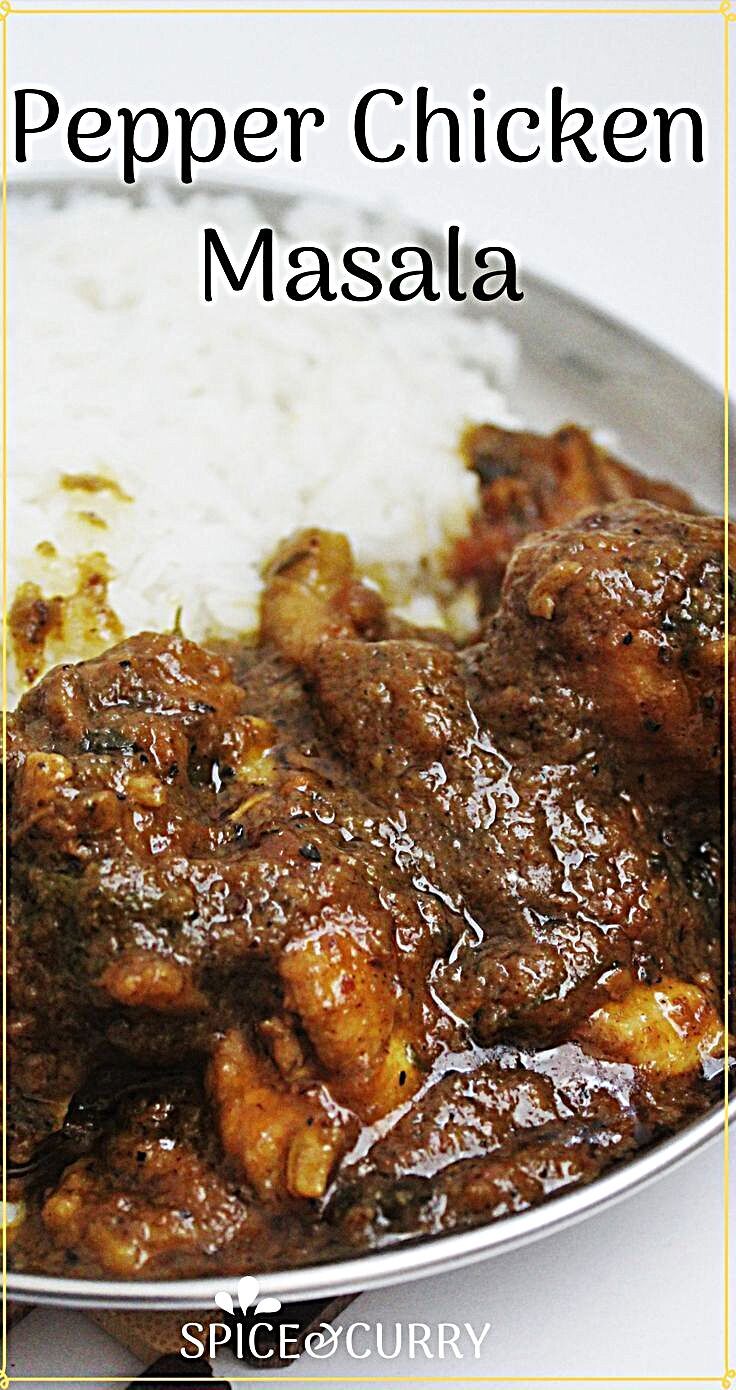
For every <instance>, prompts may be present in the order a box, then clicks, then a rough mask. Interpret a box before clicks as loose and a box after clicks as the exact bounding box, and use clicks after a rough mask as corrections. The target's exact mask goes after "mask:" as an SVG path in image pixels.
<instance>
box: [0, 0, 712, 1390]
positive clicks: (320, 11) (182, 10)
mask: <svg viewBox="0 0 736 1390" xmlns="http://www.w3.org/2000/svg"><path fill="white" fill-rule="evenodd" d="M733 3H734V0H721V3H720V4H719V5H718V6H715V5H700V6H698V8H685V7H681V8H674V7H668V8H664V6H656V7H655V6H653V5H651V4H650V5H649V6H646V7H643V6H638V5H632V6H627V7H626V8H620V7H617V6H616V5H611V6H605V5H598V6H582V5H581V6H574V7H573V6H570V5H568V6H552V5H550V6H546V5H539V4H536V5H532V4H529V5H522V4H519V5H516V6H511V5H484V6H480V5H478V6H465V5H452V6H421V7H420V6H416V7H415V6H411V7H408V6H373V5H343V6H337V5H336V6H330V5H321V6H308V7H304V8H302V7H296V6H286V5H283V6H282V5H263V4H262V5H251V6H240V5H238V6H235V5H233V6H227V7H225V6H217V5H212V6H202V5H200V6H177V7H171V8H169V7H165V8H164V7H161V6H158V7H156V6H142V5H141V6H136V5H130V6H118V5H108V6H105V7H104V8H99V7H89V8H87V7H82V6H76V7H75V6H64V7H61V6H60V7H56V6H53V7H51V6H38V5H21V6H17V5H16V4H14V3H12V0H0V31H1V35H2V44H1V51H2V59H1V69H2V79H1V80H2V147H1V149H2V153H1V155H0V164H1V168H2V211H1V225H0V237H1V240H2V272H1V275H2V322H1V327H0V332H1V333H2V427H1V436H0V437H1V447H2V580H1V592H2V826H3V845H2V1022H3V1027H2V1088H3V1106H2V1120H3V1134H2V1361H1V1363H0V1390H9V1387H10V1385H11V1384H16V1385H20V1384H25V1385H28V1384H33V1383H48V1384H52V1383H53V1384H66V1385H82V1384H96V1383H99V1381H100V1379H104V1380H105V1382H106V1383H109V1384H129V1382H130V1377H129V1376H106V1375H104V1373H103V1375H102V1377H100V1376H10V1375H9V1374H8V1369H7V1364H8V1363H7V1352H8V1325H7V1306H8V1299H7V1273H8V1269H7V1253H8V1250H7V1229H6V1222H5V1213H6V1209H7V1182H6V1169H7V1124H6V1120H7V1084H6V1083H7V1046H6V1028H5V1020H6V1005H7V971H6V964H7V906H6V903H7V881H8V862H7V861H8V856H7V840H6V822H7V790H8V789H7V773H6V762H5V755H6V748H7V716H8V642H7V638H8V630H7V629H8V624H7V600H8V546H7V541H8V506H7V502H8V308H7V298H8V296H7V289H8V138H7V97H8V20H9V19H10V17H11V15H12V16H16V15H17V16H19V17H20V16H24V15H35V16H38V15H45V16H54V17H56V16H66V15H87V16H98V17H99V16H103V15H104V16H105V17H108V16H110V17H112V16H120V15H207V16H211V15H241V16H242V15H252V16H253V15H261V16H265V15H274V14H275V15H293V16H297V15H355V16H357V15H366V16H368V15H405V16H410V15H447V16H450V15H478V16H481V15H483V16H491V15H499V16H500V15H535V16H537V17H539V16H542V15H558V16H559V15H569V16H573V15H576V16H591V15H607V16H609V17H612V16H620V17H623V16H628V17H636V16H640V15H647V16H650V17H651V16H655V15H656V16H666V15H669V16H675V15H676V16H679V17H680V18H683V17H691V18H692V17H695V16H698V17H700V16H708V17H713V16H718V17H720V18H721V19H722V21H723V25H722V27H723V494H724V498H723V503H724V504H723V516H724V523H723V526H724V552H725V556H726V565H725V584H726V593H725V598H726V604H725V640H726V651H727V650H728V638H729V627H728V558H729V532H728V510H729V439H728V435H729V410H730V402H729V386H730V303H729V296H730V264H729V262H730V248H729V236H730V208H729V198H730V167H729V166H730V54H729V24H730V23H732V22H733V21H735V20H736V10H734V8H733ZM724 686H725V706H724V707H725V710H726V738H725V756H724V826H725V827H726V830H727V827H728V813H729V754H728V662H727V660H724ZM724 866H725V875H726V883H727V884H728V879H729V846H728V834H726V843H725V854H724ZM723 949H724V999H723V1007H724V1024H725V1028H724V1036H725V1039H726V1044H725V1067H724V1087H723V1274H724V1304H723V1313H724V1318H723V1368H724V1369H723V1371H722V1372H721V1373H720V1374H719V1375H707V1376H701V1377H698V1376H696V1377H692V1376H467V1375H465V1376H274V1375H271V1374H266V1375H265V1376H258V1375H256V1376H229V1377H228V1379H229V1380H230V1382H231V1383H232V1384H233V1385H263V1384H273V1385H457V1384H463V1385H531V1384H534V1385H634V1386H639V1385H677V1384H686V1385H692V1384H693V1383H695V1384H702V1385H721V1386H722V1387H723V1390H732V1386H733V1383H734V1381H736V1369H734V1368H733V1367H731V1366H730V1365H729V1362H730V1336H729V1317H730V1268H729V1264H730V1208H729V1157H730V1155H729V1124H728V1100H729V1095H728V1074H729V1034H728V1002H729V1001H728V977H729V932H728V909H727V907H726V908H725V911H724V947H723ZM147 1379H150V1380H153V1379H155V1380H156V1381H159V1382H160V1381H161V1379H162V1377H160V1376H157V1377H155V1378H154V1377H150V1378H148V1377H147V1378H142V1377H138V1381H139V1383H141V1384H145V1383H146V1380H147ZM164 1379H169V1378H164ZM182 1379H183V1378H182V1377H180V1376H177V1377H175V1378H173V1377H172V1378H171V1380H172V1383H179V1384H181V1383H182ZM186 1379H187V1380H188V1379H190V1378H186ZM197 1381H198V1378H197V1377H192V1378H191V1384H192V1385H195V1384H197Z"/></svg>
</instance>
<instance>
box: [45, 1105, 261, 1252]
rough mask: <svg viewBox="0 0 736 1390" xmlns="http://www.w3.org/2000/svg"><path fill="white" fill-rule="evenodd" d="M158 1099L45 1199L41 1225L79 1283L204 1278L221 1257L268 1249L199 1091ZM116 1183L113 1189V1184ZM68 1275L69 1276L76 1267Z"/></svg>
mask: <svg viewBox="0 0 736 1390" xmlns="http://www.w3.org/2000/svg"><path fill="white" fill-rule="evenodd" d="M161 1090H162V1094H160V1095H159V1096H158V1097H157V1098H156V1099H149V1098H141V1099H137V1100H135V1101H134V1102H133V1103H132V1104H130V1105H128V1106H127V1107H124V1113H123V1114H122V1115H121V1116H120V1125H119V1128H118V1129H117V1130H116V1131H115V1132H114V1133H113V1134H110V1135H108V1136H106V1137H105V1139H104V1140H103V1142H102V1145H101V1148H100V1149H99V1151H98V1152H97V1153H94V1154H91V1155H88V1156H87V1157H85V1158H82V1159H80V1160H78V1161H77V1162H76V1163H74V1164H73V1165H72V1166H71V1167H69V1168H68V1169H67V1170H66V1172H65V1173H64V1174H63V1176H62V1178H61V1180H60V1181H59V1182H58V1184H57V1185H56V1186H54V1187H52V1189H51V1191H50V1192H48V1193H47V1195H46V1196H45V1200H44V1202H43V1206H42V1210H41V1219H42V1222H43V1225H44V1228H45V1230H46V1232H47V1233H48V1235H49V1236H50V1237H51V1238H52V1239H53V1241H54V1243H55V1245H56V1246H57V1247H58V1249H59V1250H60V1251H63V1250H67V1251H71V1252H72V1253H73V1255H74V1264H75V1269H76V1272H77V1273H80V1272H81V1273H85V1272H86V1271H87V1270H88V1269H89V1268H94V1269H97V1270H99V1269H101V1270H103V1271H104V1273H105V1274H106V1275H107V1277H108V1278H109V1277H112V1278H115V1279H134V1278H141V1277H144V1278H152V1279H153V1278H175V1277H177V1276H179V1277H182V1276H186V1275H187V1274H188V1273H190V1272H191V1271H192V1270H193V1269H198V1268H199V1269H201V1268H202V1262H203V1261H206V1259H207V1255H208V1253H209V1252H210V1251H211V1250H212V1249H215V1248H216V1249H219V1250H220V1251H221V1252H222V1253H224V1252H225V1251H227V1250H228V1248H229V1247H230V1246H231V1245H232V1244H235V1245H236V1247H237V1246H238V1245H239V1247H240V1249H241V1250H242V1248H243V1246H245V1247H249V1246H250V1247H251V1249H252V1250H253V1251H254V1252H255V1251H257V1250H258V1249H259V1247H262V1244H263V1241H264V1238H265V1236H266V1231H265V1225H264V1221H263V1219H262V1217H261V1215H260V1214H259V1212H258V1210H257V1208H256V1207H255V1205H254V1203H253V1202H251V1201H247V1200H245V1199H244V1198H243V1196H242V1195H241V1194H240V1193H239V1192H238V1190H237V1188H236V1186H235V1185H234V1184H233V1183H231V1182H229V1181H227V1180H226V1179H223V1177H222V1175H221V1174H220V1173H218V1172H217V1171H216V1169H215V1166H214V1160H215V1157H216V1156H215V1154H214V1153H213V1152H211V1151H210V1152H209V1153H208V1152H207V1149H208V1146H209V1147H210V1150H211V1145H209V1141H208V1137H207V1133H206V1120H205V1116H204V1114H203V1112H202V1110H201V1109H200V1108H199V1104H198V1097H197V1094H196V1087H195V1088H192V1087H191V1085H190V1088H189V1092H188V1093H187V1094H185V1093H184V1090H183V1087H182V1086H181V1083H178V1085H176V1084H175V1085H174V1086H173V1088H172V1086H171V1083H169V1090H168V1093H167V1091H166V1083H163V1085H162V1087H161ZM111 1179H112V1181H111ZM67 1272H68V1266H67Z"/></svg>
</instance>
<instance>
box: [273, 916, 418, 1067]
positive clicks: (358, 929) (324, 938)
mask: <svg viewBox="0 0 736 1390" xmlns="http://www.w3.org/2000/svg"><path fill="white" fill-rule="evenodd" d="M389 940H390V936H389V931H386V930H385V931H383V932H381V931H380V930H376V922H375V919H374V920H373V921H367V920H366V919H365V918H363V917H361V916H360V915H359V914H358V913H356V912H355V911H354V910H353V909H351V907H350V906H349V905H347V906H346V907H345V908H343V909H342V911H340V910H337V911H336V910H335V906H334V905H333V904H329V903H328V904H325V906H324V908H323V910H322V913H321V914H320V915H319V916H318V917H316V918H315V920H314V921H313V922H312V923H310V925H309V928H308V930H307V931H305V932H304V933H302V934H300V935H299V936H297V937H296V938H295V939H294V940H292V941H291V942H289V945H288V946H287V947H286V949H285V951H284V953H283V956H282V959H281V963H280V966H279V973H280V975H281V979H282V980H283V982H284V1003H285V1005H286V1007H287V1009H291V1010H293V1012H294V1013H295V1014H296V1015H297V1016H298V1018H299V1020H300V1023H301V1025H302V1027H303V1028H304V1030H305V1032H306V1033H307V1034H308V1036H309V1038H310V1041H311V1043H312V1046H313V1047H314V1050H315V1052H316V1054H317V1056H318V1058H319V1060H320V1062H321V1063H322V1066H323V1067H325V1069H326V1070H327V1072H328V1074H332V1075H335V1076H337V1077H341V1076H346V1077H348V1078H350V1079H351V1080H352V1081H353V1082H355V1081H358V1080H360V1079H365V1078H367V1077H370V1076H372V1074H373V1073H374V1072H375V1070H376V1068H377V1067H378V1066H379V1065H380V1063H381V1062H382V1061H383V1059H384V1058H385V1056H386V1053H387V1052H388V1047H389V1042H390V1039H391V1032H392V1026H393V1022H394V1014H395V1010H396V988H395V986H394V984H393V980H392V962H391V961H390V960H389V961H387V959H386V943H387V942H388V941H389Z"/></svg>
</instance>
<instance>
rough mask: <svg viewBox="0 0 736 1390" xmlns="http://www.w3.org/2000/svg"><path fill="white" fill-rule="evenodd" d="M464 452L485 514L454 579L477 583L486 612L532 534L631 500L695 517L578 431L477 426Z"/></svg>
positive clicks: (456, 560) (460, 545)
mask: <svg viewBox="0 0 736 1390" xmlns="http://www.w3.org/2000/svg"><path fill="white" fill-rule="evenodd" d="M464 452H465V457H466V460H467V463H468V466H469V467H470V468H472V469H473V470H474V471H475V472H476V473H477V474H478V477H479V478H480V481H481V502H480V511H479V514H478V516H477V517H476V518H475V520H474V521H473V524H472V526H471V529H470V532H469V534H468V535H467V536H464V537H462V538H461V539H460V540H459V541H458V542H457V543H456V546H455V549H454V551H453V554H452V558H451V563H450V572H451V575H452V577H453V578H454V579H456V580H458V581H460V582H467V581H468V580H472V581H473V582H475V583H477V585H478V588H479V592H480V596H481V606H482V611H483V612H484V613H492V612H493V611H494V610H495V608H496V606H497V604H498V600H499V597H500V594H501V584H502V581H503V576H504V573H505V570H506V566H507V564H508V562H509V560H510V558H511V555H512V552H513V550H514V547H515V546H516V545H517V544H518V542H519V541H520V540H523V538H524V537H525V536H527V535H529V533H530V532H534V531H543V530H546V529H547V528H549V527H559V526H564V525H565V524H566V523H568V522H570V521H572V520H573V518H574V517H575V516H577V515H578V514H579V513H580V512H582V511H585V510H587V509H590V508H592V507H600V506H601V505H602V504H603V503H605V502H618V501H621V500H623V499H625V498H628V497H640V498H646V499H648V500H649V501H651V502H660V503H662V505H664V506H668V507H674V508H675V509H677V510H678V511H682V512H691V511H695V510H696V508H695V506H694V504H693V501H692V499H691V498H690V497H689V496H688V494H687V493H686V492H684V491H683V489H682V488H679V487H675V486H674V485H673V484H672V483H663V482H657V481H655V480H654V479H652V478H647V477H645V475H644V474H643V473H638V472H637V471H636V469H634V468H631V467H629V465H627V464H624V463H620V462H619V461H618V460H617V459H615V458H614V457H613V455H612V454H609V453H608V452H607V451H606V450H605V449H602V448H601V447H600V446H599V445H597V444H596V443H595V442H594V441H593V439H592V438H591V436H590V435H589V434H588V433H587V432H586V431H585V430H583V429H580V428H579V426H577V425H564V426H563V427H562V429H559V430H556V431H555V433H554V434H551V435H541V434H530V433H528V432H526V431H516V430H504V429H500V428H498V427H497V426H495V425H477V426H473V427H472V428H471V429H470V430H468V432H467V434H466V436H465V439H464Z"/></svg>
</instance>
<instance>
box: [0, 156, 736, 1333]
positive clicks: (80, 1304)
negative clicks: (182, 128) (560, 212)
mask: <svg viewBox="0 0 736 1390" xmlns="http://www.w3.org/2000/svg"><path fill="white" fill-rule="evenodd" d="M167 186H168V189H169V192H170V193H171V196H172V197H174V198H176V199H177V200H184V199H186V198H187V197H188V196H189V195H188V193H187V192H186V190H182V189H181V188H180V187H179V186H177V185H173V184H172V185H167ZM92 189H96V190H98V191H105V192H107V193H110V194H112V195H115V196H118V197H132V198H134V199H135V200H136V201H137V202H140V201H141V200H143V199H144V198H145V197H146V194H145V192H144V191H143V190H141V189H135V190H133V191H132V192H131V191H130V190H128V189H125V188H123V187H122V186H121V185H119V184H111V183H109V182H108V181H107V180H103V179H99V180H98V179H94V178H90V179H89V180H87V181H86V182H85V183H84V184H82V183H81V182H80V181H79V180H76V179H71V178H70V179H64V178H59V179H54V180H46V181H44V180H40V181H36V180H33V181H31V180H23V181H22V182H21V183H19V184H16V185H15V186H11V188H10V228H11V237H12V207H13V202H14V200H15V199H17V198H23V197H25V196H28V195H29V194H38V193H47V194H49V195H50V196H51V197H52V198H53V199H54V201H55V202H57V203H58V205H59V206H61V205H63V202H64V201H65V200H66V198H67V197H68V196H69V194H70V192H74V193H79V192H83V191H85V190H92ZM197 191H198V192H202V191H208V192H209V191H211V192H212V193H213V194H217V195H222V194H227V195H228V196H232V197H233V198H237V197H238V196H239V195H241V194H242V192H243V191H246V190H243V189H242V188H241V187H234V186H233V185H232V184H228V183H215V182H208V183H206V184H205V183H203V182H200V183H198V185H197ZM247 194H248V198H249V200H250V201H251V202H254V203H255V204H256V207H257V209H258V212H259V215H260V216H262V219H263V222H264V224H265V225H270V226H273V227H274V228H275V229H276V230H278V227H279V225H280V223H281V222H282V221H283V218H284V216H285V214H286V212H287V211H288V210H289V209H290V208H291V207H292V206H293V204H294V202H295V201H296V200H297V197H298V196H304V195H303V194H299V195H295V194H291V193H286V192H274V191H273V190H272V189H265V188H263V186H260V187H258V188H254V187H252V186H250V185H249V186H248V188H247ZM247 232H248V227H247V226H244V235H245V234H247ZM418 235H421V240H422V242H423V244H424V245H428V246H430V247H431V246H432V245H433V242H434V244H435V247H436V248H437V250H438V251H439V245H440V243H439V242H438V241H436V239H435V238H433V236H432V235H427V233H426V232H425V231H421V232H420V231H419V230H418V229H417V228H412V227H408V229H407V240H412V239H413V238H414V237H415V236H418ZM522 285H523V288H524V291H525V299H524V301H523V302H522V303H520V304H509V303H506V302H505V301H499V302H498V303H497V304H496V305H494V306H493V307H492V308H490V309H489V308H488V307H485V306H483V305H480V304H478V303H477V302H476V301H469V302H467V307H466V308H464V309H463V312H467V313H469V314H472V315H475V316H477V315H478V314H487V313H492V314H493V315H494V316H495V317H496V319H497V320H498V321H500V322H502V323H504V324H505V325H506V326H507V327H509V328H510V329H511V330H512V331H513V332H514V333H515V334H516V336H517V338H518V340H519V344H520V348H521V362H520V367H519V371H518V374H517V377H516V380H515V382H514V384H513V387H512V388H511V389H507V390H506V391H505V395H506V398H507V400H508V402H509V404H510V406H511V407H512V409H513V410H514V411H515V413H516V414H517V415H518V417H519V419H520V420H523V421H524V423H525V424H526V425H529V426H530V427H532V428H535V427H536V428H539V429H549V428H552V427H554V426H555V425H559V424H561V423H563V422H564V421H566V420H575V421H577V422H578V423H580V424H582V425H587V426H589V427H592V428H595V429H597V430H605V431H606V433H607V434H608V435H610V436H612V437H613V438H615V443H616V448H617V450H618V451H619V453H620V455H621V457H623V458H626V459H629V460H630V461H631V462H633V463H635V464H637V465H638V466H640V467H641V468H643V469H644V470H645V471H648V472H651V473H653V474H655V475H658V476H660V477H664V478H668V479H672V481H674V482H677V483H680V484H682V486H684V487H686V488H688V489H690V490H691V491H692V492H693V493H694V494H695V495H696V496H697V497H698V499H699V500H700V501H701V503H702V504H703V505H704V506H705V507H709V508H711V509H712V510H713V511H717V512H722V510H723V494H724V487H723V399H722V397H721V395H720V394H719V393H718V392H717V391H716V390H714V389H713V387H712V386H710V385H708V384H707V383H706V382H705V381H703V380H702V379H701V378H700V377H699V376H698V375H697V374H696V373H695V372H693V371H692V370H691V369H690V368H689V367H686V366H684V365H683V364H682V363H681V362H679V361H678V360H677V359H676V358H675V357H673V356H671V354H669V353H667V352H665V351H663V350H662V349H661V348H659V347H657V346H656V345H655V344H654V343H652V342H649V341H648V340H647V339H646V338H645V337H643V336H642V335H641V334H639V333H636V332H634V331H632V330H631V329H629V328H627V327H626V326H625V325H624V324H622V323H619V322H618V321H617V320H616V319H614V318H611V317H609V316H608V315H605V314H602V313H600V312H599V311H598V310H597V309H594V308H593V307H591V306H590V305H588V304H586V303H585V302H584V301H582V300H581V299H578V298H577V297H576V296H574V295H571V294H568V293H566V292H565V291H562V290H559V289H557V288H555V286H554V285H551V284H549V283H548V282H547V281H545V280H543V279H540V278H539V277H537V276H534V275H530V274H526V273H524V275H523V277H522ZM732 418H733V415H732ZM732 447H733V445H732ZM10 478H11V486H12V458H11V460H10ZM728 1117H729V1122H731V1123H732V1122H733V1121H734V1120H736V1096H734V1097H733V1098H732V1100H731V1103H730V1106H729V1110H728ZM725 1118H726V1117H725V1109H724V1106H723V1105H720V1106H717V1107H715V1108H714V1109H713V1110H711V1111H709V1112H708V1113H707V1114H706V1115H704V1116H702V1117H701V1118H700V1119H698V1120H696V1121H695V1122H694V1123H692V1124H690V1125H688V1126H687V1127H686V1128H684V1129H682V1130H680V1131H679V1133H677V1134H676V1135H674V1136H673V1137H671V1138H669V1139H666V1140H664V1141H663V1142H661V1143H659V1144H657V1145H655V1146H653V1147H652V1148H651V1149H648V1150H646V1151H644V1152H642V1153H641V1154H639V1155H638V1156H637V1157H636V1158H634V1159H632V1160H630V1161H629V1162H628V1163H626V1164H623V1165H622V1166H621V1167H620V1168H615V1169H613V1170H611V1171H610V1172H609V1173H607V1174H604V1175H603V1176H602V1177H600V1178H598V1179H597V1180H596V1181H594V1182H593V1183H591V1184H590V1185H589V1186H588V1187H582V1188H578V1189H576V1190H574V1191H571V1192H569V1193H567V1194H565V1195H563V1196H560V1197H556V1198H554V1199H553V1200H552V1201H550V1202H548V1203H547V1204H545V1205H543V1206H539V1207H535V1208H533V1209H532V1210H530V1211H526V1212H522V1213H520V1214H519V1215H516V1216H509V1217H506V1218H504V1219H503V1220H501V1221H497V1222H493V1223H489V1224H487V1225H485V1226H479V1227H476V1228H474V1229H473V1230H470V1231H462V1232H460V1233H455V1234H451V1235H442V1236H432V1237H424V1238H419V1239H416V1238H415V1239H413V1240H411V1241H406V1242H405V1243H403V1244H397V1245H394V1246H393V1247H392V1248H390V1249H387V1250H383V1251H379V1252H377V1253H373V1254H368V1255H361V1256H358V1257H356V1258H354V1259H348V1260H340V1261H335V1262H333V1263H325V1264H319V1265H310V1266H304V1267H303V1268H300V1269H288V1270H284V1271H283V1272H279V1271H275V1272H268V1273H264V1274H259V1273H258V1271H255V1270H251V1271H247V1272H249V1273H255V1274H257V1276H258V1282H259V1288H260V1292H261V1294H263V1295H267V1294H270V1295H275V1296H277V1297H278V1298H280V1299H281V1301H282V1302H283V1303H288V1302H293V1301H296V1300H298V1299H303V1298H317V1297H322V1296H327V1295H333V1294H343V1293H350V1292H353V1291H357V1290H362V1289H369V1288H378V1287H381V1286H382V1285H387V1284H395V1283H397V1282H399V1281H401V1282H405V1281H407V1280H409V1279H418V1278H421V1277H422V1276H425V1275H429V1274H437V1273H440V1272H442V1271H446V1270H450V1269H456V1268H458V1267H459V1266H461V1265H466V1264H471V1263H473V1262H476V1261H479V1260H483V1259H487V1258H489V1257H490V1256H492V1255H500V1254H502V1253H504V1252H506V1251H508V1250H513V1249H516V1248H517V1247H519V1246H521V1245H525V1244H527V1243H529V1242H531V1241H534V1240H538V1239H540V1237H542V1236H547V1235H551V1234H552V1233H553V1232H555V1231H559V1230H561V1229H562V1228H563V1227H564V1226H569V1225H571V1224H572V1223H574V1222H576V1221H580V1220H582V1219H583V1218H584V1217H586V1216H590V1215H591V1214H592V1213H593V1212H597V1211H601V1210H602V1209H603V1208H604V1207H607V1206H610V1205H611V1204H612V1203H614V1202H617V1201H620V1200H621V1199H622V1198H623V1197H625V1196H627V1195H628V1194H629V1193H631V1192H635V1191H639V1190H640V1189H641V1188H642V1187H644V1186H646V1185H647V1184H648V1183H651V1182H653V1181H654V1180H655V1178H658V1177H660V1176H661V1175H662V1174H664V1173H670V1172H672V1170H673V1169H674V1168H675V1167H677V1166H679V1165H680V1164H681V1163H683V1162H684V1161H685V1160H686V1159H688V1158H690V1157H691V1156H692V1155H693V1154H695V1153H697V1152H699V1150H701V1149H702V1148H703V1147H704V1145H706V1144H708V1143H710V1142H713V1141H715V1140H716V1139H717V1138H718V1136H719V1135H720V1136H721V1137H722V1135H723V1131H724V1125H725ZM243 1272H246V1271H243ZM236 1285H237V1279H235V1278H223V1277H220V1278H216V1277H213V1278H209V1279H188V1280H173V1281H169V1282H164V1281H156V1282H143V1281H137V1280H136V1281H130V1282H119V1281H113V1280H91V1279H78V1278H77V1279H73V1278H60V1277H59V1278H50V1277H47V1276H45V1275H35V1274H15V1273H10V1274H9V1275H8V1281H7V1291H8V1297H9V1298H10V1299H14V1300H16V1301H18V1302H30V1303H38V1304H40V1303H46V1304H56V1305H59V1306H67V1307H77V1308H91V1307H106V1308H131V1309H133V1308H135V1309H143V1308H147V1309H154V1308H157V1309H172V1308H181V1309H191V1308H197V1307H207V1306H210V1305H212V1304H213V1302H214V1293H215V1291H216V1290H218V1289H225V1288H229V1289H230V1291H231V1292H232V1293H233V1294H234V1295H235V1291H236Z"/></svg>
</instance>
